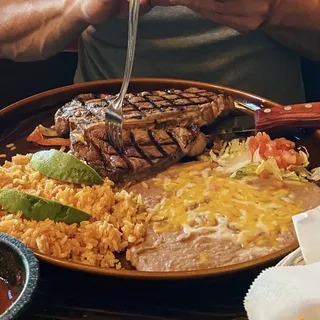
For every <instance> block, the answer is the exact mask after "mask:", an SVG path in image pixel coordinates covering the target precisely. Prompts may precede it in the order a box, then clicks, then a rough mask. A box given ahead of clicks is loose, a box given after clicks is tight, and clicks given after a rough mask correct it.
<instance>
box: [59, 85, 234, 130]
mask: <svg viewBox="0 0 320 320" xmlns="http://www.w3.org/2000/svg"><path fill="white" fill-rule="evenodd" d="M113 98H114V96H111V95H106V94H98V95H94V94H83V95H79V96H77V97H76V98H75V99H74V100H72V101H71V102H70V103H67V104H66V105H65V106H63V107H62V108H60V109H59V110H58V111H57V113H56V115H55V129H56V131H57V133H58V134H59V135H66V134H68V133H69V132H70V128H71V130H72V129H73V128H75V127H77V124H78V122H84V121H85V122H87V123H88V124H89V123H94V122H100V121H104V112H105V108H106V107H107V106H108V104H109V102H110V100H111V99H113ZM232 107H233V101H232V99H231V98H230V97H229V96H227V95H225V94H223V93H219V94H217V93H214V92H209V91H206V90H201V89H197V88H189V89H186V90H176V89H171V90H166V91H152V92H140V93H136V94H132V93H129V94H127V95H126V99H125V101H124V106H123V114H124V119H125V122H124V129H132V128H137V127H139V128H142V127H145V128H149V129H151V128H159V127H168V126H172V127H174V126H189V125H191V124H193V125H197V126H199V127H201V126H204V125H208V124H211V123H213V121H214V120H216V118H218V117H219V116H221V115H222V114H225V113H226V112H228V111H229V110H230V109H231V108H232Z"/></svg>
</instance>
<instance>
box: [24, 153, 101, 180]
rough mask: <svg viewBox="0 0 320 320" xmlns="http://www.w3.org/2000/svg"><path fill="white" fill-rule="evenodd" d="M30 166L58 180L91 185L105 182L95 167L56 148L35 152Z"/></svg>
mask: <svg viewBox="0 0 320 320" xmlns="http://www.w3.org/2000/svg"><path fill="white" fill-rule="evenodd" d="M30 166H31V168H32V169H33V170H35V171H38V172H40V173H42V174H43V175H45V176H47V177H50V178H53V179H55V180H58V181H63V182H71V183H77V184H86V185H90V186H91V185H101V184H103V179H102V178H101V177H100V176H99V174H98V173H97V172H96V171H95V170H94V169H93V168H91V167H89V166H88V165H87V164H85V163H84V162H82V161H81V160H79V159H77V158H76V157H74V156H72V155H71V154H68V153H65V152H62V151H58V150H55V149H51V150H43V151H39V152H36V153H35V154H33V155H32V158H31V161H30Z"/></svg>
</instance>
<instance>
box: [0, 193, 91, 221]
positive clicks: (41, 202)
mask: <svg viewBox="0 0 320 320" xmlns="http://www.w3.org/2000/svg"><path fill="white" fill-rule="evenodd" d="M0 208H2V209H3V210H5V211H8V212H10V213H14V214H15V213H18V212H22V213H23V217H24V218H25V219H29V220H36V221H43V220H45V219H50V220H53V221H55V222H64V223H66V224H73V223H79V222H81V221H85V220H88V219H89V218H90V215H89V214H87V213H85V212H84V211H81V210H79V209H77V208H74V207H69V206H65V205H63V204H61V203H58V202H55V201H52V200H47V199H44V198H40V197H37V196H34V195H30V194H27V193H24V192H20V191H16V190H13V189H5V190H0Z"/></svg>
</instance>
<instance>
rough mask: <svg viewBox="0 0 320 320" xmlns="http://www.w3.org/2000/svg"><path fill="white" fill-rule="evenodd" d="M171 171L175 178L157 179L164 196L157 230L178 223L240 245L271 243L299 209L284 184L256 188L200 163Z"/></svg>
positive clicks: (188, 230)
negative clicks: (222, 174)
mask: <svg viewBox="0 0 320 320" xmlns="http://www.w3.org/2000/svg"><path fill="white" fill-rule="evenodd" d="M171 173H173V176H175V177H176V178H175V179H169V178H166V179H165V180H157V182H156V183H158V184H159V183H160V184H161V183H162V186H163V187H164V190H165V195H166V196H165V198H164V199H163V201H162V202H161V204H160V206H159V210H160V214H161V215H162V216H164V217H165V219H164V221H161V222H158V223H156V224H155V225H154V230H155V232H157V233H161V232H165V231H170V232H175V231H179V230H181V229H182V228H183V229H184V231H185V232H186V233H192V232H201V233H203V232H207V233H208V236H210V237H217V238H223V239H228V240H232V241H235V242H237V243H240V244H241V245H243V246H248V245H249V244H251V243H254V244H255V245H260V246H265V245H273V246H276V245H277V237H278V236H279V234H280V233H281V232H282V231H287V230H289V228H290V225H291V217H292V216H293V215H295V214H297V213H299V212H301V210H302V202H301V201H299V200H295V199H294V198H292V197H290V196H291V195H290V192H289V190H287V189H274V188H271V187H268V188H264V189H261V190H259V188H257V187H256V186H253V185H249V184H247V183H246V182H245V181H243V180H235V179H231V178H229V177H225V176H221V175H219V173H217V172H216V171H215V170H214V169H211V168H208V164H207V163H205V162H199V163H196V164H194V165H192V166H189V167H186V168H185V169H184V170H181V171H179V170H177V171H172V172H171ZM289 197H290V198H289ZM288 199H290V201H288Z"/></svg>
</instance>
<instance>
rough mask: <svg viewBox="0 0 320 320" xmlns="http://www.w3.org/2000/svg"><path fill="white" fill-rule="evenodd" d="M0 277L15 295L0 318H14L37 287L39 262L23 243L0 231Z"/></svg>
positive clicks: (10, 319) (3, 319)
mask: <svg viewBox="0 0 320 320" xmlns="http://www.w3.org/2000/svg"><path fill="white" fill-rule="evenodd" d="M0 278H2V279H3V280H5V281H6V282H7V284H8V287H9V289H10V290H11V291H12V292H13V293H14V296H15V301H14V302H13V304H12V305H11V306H10V307H9V309H7V310H6V311H5V312H4V313H2V314H0V320H12V319H16V318H17V317H18V316H19V315H20V314H21V313H22V312H23V310H24V309H25V308H26V306H27V305H28V304H29V302H30V301H31V299H32V296H33V293H34V291H35V289H36V287H37V284H38V278H39V263H38V260H37V259H36V257H35V255H34V254H33V252H32V251H31V250H30V249H29V248H28V247H27V246H26V245H25V244H23V243H22V242H21V241H19V240H17V239H15V238H13V237H11V236H8V235H7V234H4V233H0Z"/></svg>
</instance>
